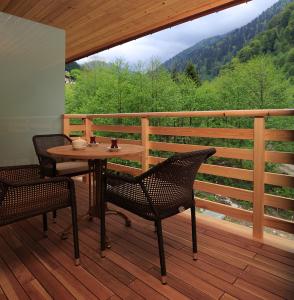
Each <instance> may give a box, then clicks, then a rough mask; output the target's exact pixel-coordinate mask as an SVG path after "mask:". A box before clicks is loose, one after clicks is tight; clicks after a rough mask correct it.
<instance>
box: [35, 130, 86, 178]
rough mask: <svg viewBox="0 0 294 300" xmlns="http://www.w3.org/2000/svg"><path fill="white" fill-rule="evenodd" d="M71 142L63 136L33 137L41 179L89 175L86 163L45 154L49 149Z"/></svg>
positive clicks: (44, 135) (45, 135)
mask: <svg viewBox="0 0 294 300" xmlns="http://www.w3.org/2000/svg"><path fill="white" fill-rule="evenodd" d="M71 142H72V140H71V139H70V138H69V137H68V136H67V135H65V134H43V135H35V136H34V137H33V144H34V147H35V151H36V154H37V156H38V160H39V163H40V167H41V175H42V176H43V177H56V176H68V177H73V176H78V175H83V174H87V173H89V166H88V162H85V161H78V160H72V159H68V158H62V157H54V156H52V155H49V154H48V153H47V149H49V148H52V147H57V146H64V145H70V144H71Z"/></svg>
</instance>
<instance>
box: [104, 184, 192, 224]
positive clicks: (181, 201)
mask: <svg viewBox="0 0 294 300" xmlns="http://www.w3.org/2000/svg"><path fill="white" fill-rule="evenodd" d="M162 186H164V182H163V181H162ZM163 190H164V189H163ZM175 190H176V189H175ZM161 191H162V190H161ZM190 194H191V192H190ZM150 196H151V198H152V202H153V207H154V209H155V210H156V213H157V215H156V214H155V213H154V211H153V209H152V207H151V205H150V204H149V201H148V199H147V197H146V196H145V194H144V192H143V190H142V188H141V186H140V184H132V183H126V182H125V183H123V184H118V185H114V186H112V185H111V183H110V184H108V185H107V190H106V196H105V200H106V201H107V202H111V203H113V204H115V205H117V206H119V207H122V208H124V209H126V210H128V211H130V212H132V213H135V214H137V215H139V216H141V217H143V218H145V219H147V220H155V219H156V217H159V218H160V219H164V218H167V217H170V216H173V215H175V214H178V213H179V212H181V211H182V210H186V209H189V208H191V206H192V199H191V198H192V197H189V198H187V199H185V198H183V197H181V195H177V193H175V191H172V192H169V190H167V191H165V192H164V193H159V194H157V193H155V194H154V193H153V194H151V195H150ZM165 199H169V200H170V199H171V200H172V201H164V200H165ZM154 200H155V201H154ZM156 200H157V201H156Z"/></svg>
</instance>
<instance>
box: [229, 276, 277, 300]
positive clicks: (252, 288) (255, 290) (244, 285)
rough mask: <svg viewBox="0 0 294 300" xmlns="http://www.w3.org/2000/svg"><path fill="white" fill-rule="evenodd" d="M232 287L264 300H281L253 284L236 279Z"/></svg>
mask: <svg viewBox="0 0 294 300" xmlns="http://www.w3.org/2000/svg"><path fill="white" fill-rule="evenodd" d="M234 285H235V286H236V287H238V288H240V289H242V290H244V291H248V292H250V293H251V294H254V295H256V296H258V297H260V298H262V299H264V300H282V299H283V298H281V297H279V296H277V295H274V294H272V293H270V292H268V291H266V290H264V289H262V288H260V287H258V286H256V285H254V284H251V283H249V282H247V281H245V280H243V279H237V280H236V282H235V283H234Z"/></svg>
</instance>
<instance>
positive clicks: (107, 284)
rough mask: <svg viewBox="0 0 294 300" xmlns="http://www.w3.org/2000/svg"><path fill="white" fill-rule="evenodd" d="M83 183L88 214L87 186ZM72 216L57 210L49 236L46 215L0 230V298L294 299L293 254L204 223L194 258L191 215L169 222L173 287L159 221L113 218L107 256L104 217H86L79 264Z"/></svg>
mask: <svg viewBox="0 0 294 300" xmlns="http://www.w3.org/2000/svg"><path fill="white" fill-rule="evenodd" d="M77 187H78V188H77V195H78V199H79V201H78V202H79V203H78V204H79V205H78V206H79V214H83V213H84V212H85V211H86V208H87V200H86V197H87V191H86V189H85V185H84V184H82V183H77ZM69 216H70V215H69V211H68V210H63V211H60V212H59V214H58V218H57V224H52V222H50V223H49V237H48V238H43V236H42V224H41V218H40V217H37V218H33V219H30V220H28V221H23V222H20V223H16V224H14V225H12V226H5V227H2V228H0V299H7V298H8V299H29V298H32V299H43V298H44V299H51V298H54V299H61V300H68V299H74V298H76V299H112V300H114V299H121V298H122V299H152V300H153V299H167V298H168V299H223V300H224V299H227V300H228V299H245V300H249V299H250V300H251V299H294V254H292V253H289V252H285V251H283V250H279V249H276V248H273V247H270V246H266V245H263V244H261V243H258V242H255V241H252V240H247V239H245V238H241V237H239V236H236V235H232V234H229V233H227V232H225V231H222V230H221V229H215V228H214V227H210V226H207V225H203V224H198V229H197V230H198V245H199V259H198V261H196V262H194V261H193V260H192V256H191V242H190V236H191V234H190V223H189V220H188V219H187V218H186V217H185V216H176V217H173V218H170V219H168V220H166V221H164V223H163V228H164V237H165V251H166V256H167V257H166V259H167V272H168V285H167V286H163V285H162V284H161V283H160V281H159V280H158V278H159V259H158V251H157V242H156V235H155V233H154V232H153V225H152V223H151V222H147V221H144V220H142V219H139V218H137V217H136V216H133V215H132V216H131V219H132V222H133V226H132V227H131V228H126V227H125V226H124V225H123V222H122V220H121V219H120V218H119V217H117V216H108V217H107V229H108V235H109V236H110V238H111V240H112V248H111V250H107V252H106V258H104V259H101V258H100V256H99V254H98V251H97V250H98V226H99V222H98V220H94V221H93V222H88V221H85V222H83V223H81V225H80V236H79V237H80V249H81V266H79V267H75V266H74V264H73V259H72V240H71V238H69V239H68V240H66V241H63V240H61V239H60V232H61V231H62V229H63V228H64V227H65V226H66V225H67V224H68V223H69V221H70V219H69Z"/></svg>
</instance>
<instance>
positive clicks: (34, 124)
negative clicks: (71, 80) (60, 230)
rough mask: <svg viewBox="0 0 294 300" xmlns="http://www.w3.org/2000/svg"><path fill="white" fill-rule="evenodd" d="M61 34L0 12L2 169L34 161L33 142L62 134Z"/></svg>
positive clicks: (63, 39) (0, 151) (63, 45)
mask: <svg viewBox="0 0 294 300" xmlns="http://www.w3.org/2000/svg"><path fill="white" fill-rule="evenodd" d="M64 53H65V33H64V31H63V30H60V29H57V28H53V27H49V26H45V25H42V24H39V23H36V22H31V21H28V20H25V19H22V18H17V17H14V16H11V15H8V14H4V13H1V12H0V166H4V165H17V164H28V163H33V162H35V161H36V157H35V153H34V149H33V146H32V136H33V135H35V134H42V133H56V132H61V115H62V114H63V113H64V61H65V59H64Z"/></svg>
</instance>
